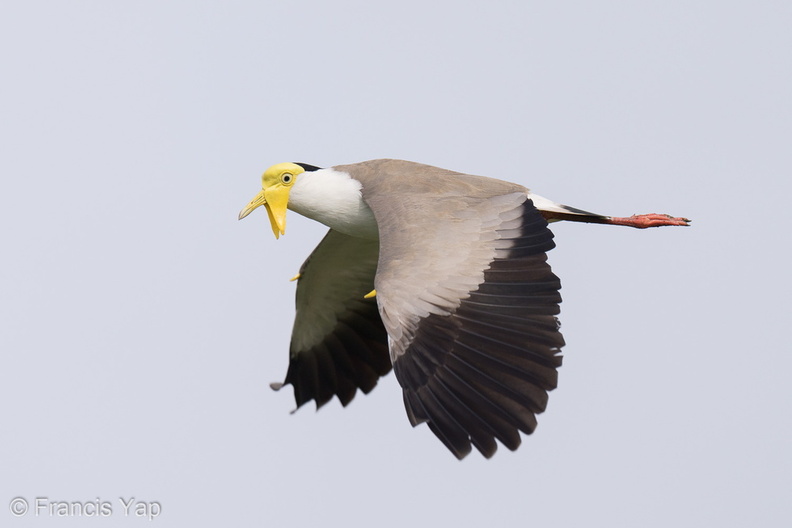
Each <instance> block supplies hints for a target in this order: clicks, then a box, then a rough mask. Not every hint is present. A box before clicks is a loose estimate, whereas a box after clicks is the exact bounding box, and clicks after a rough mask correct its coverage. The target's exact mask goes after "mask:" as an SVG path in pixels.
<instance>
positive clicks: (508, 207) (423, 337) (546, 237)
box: [362, 167, 564, 458]
mask: <svg viewBox="0 0 792 528" xmlns="http://www.w3.org/2000/svg"><path fill="white" fill-rule="evenodd" d="M380 169H381V170H385V169H383V167H380ZM446 176H447V175H446V174H432V175H430V177H431V178H432V182H431V183H432V191H433V192H432V193H431V195H429V194H428V193H421V192H420V188H421V182H420V181H417V180H416V178H412V179H410V181H409V183H408V185H407V186H406V188H405V189H402V188H401V183H400V182H398V181H395V180H390V182H389V183H378V182H381V181H386V180H384V179H382V178H378V179H376V180H375V179H373V178H372V179H370V180H365V181H364V187H363V196H364V199H366V202H367V203H368V204H369V206H370V207H371V209H372V211H373V212H374V215H375V217H376V219H377V223H378V225H379V231H380V258H379V268H378V272H377V276H376V279H375V284H376V288H377V300H378V303H379V307H380V313H381V315H382V319H383V322H384V324H385V327H386V329H387V330H388V334H389V335H390V338H391V348H390V354H391V360H392V361H393V365H394V371H395V372H396V377H397V379H398V380H399V383H400V384H401V385H402V388H403V395H404V404H405V407H406V409H407V414H408V416H409V419H410V422H411V423H412V424H413V425H414V426H415V425H418V424H420V423H422V422H427V424H428V426H429V428H430V429H431V430H432V431H433V432H434V434H435V435H437V437H438V438H440V440H441V441H442V442H443V443H444V444H445V445H446V446H447V447H448V449H450V450H451V451H452V452H453V453H454V455H456V456H457V457H458V458H462V457H464V456H465V455H467V454H468V453H469V452H470V450H471V444H472V445H473V446H475V447H476V448H477V449H478V450H479V451H480V452H481V453H482V454H483V455H484V456H486V457H490V456H492V455H493V454H494V453H495V451H496V449H497V444H496V442H495V439H498V440H499V441H500V442H501V443H502V444H503V445H505V446H506V447H507V448H509V449H512V450H514V449H516V448H517V447H518V446H519V445H520V440H521V439H520V434H519V431H522V432H523V433H526V434H530V433H531V432H533V430H534V429H535V427H536V414H538V413H541V412H542V411H544V409H545V407H546V405H547V391H549V390H552V389H553V388H555V387H556V383H557V371H556V369H557V368H558V367H559V366H560V365H561V357H560V355H559V354H560V349H561V347H562V346H563V345H564V340H563V338H562V336H561V333H560V332H559V325H558V321H557V319H556V317H555V316H556V315H557V314H558V312H559V303H560V301H561V297H560V294H559V289H560V287H561V285H560V282H559V280H558V278H557V277H556V276H555V275H554V274H553V272H552V270H551V269H550V266H549V265H548V264H547V261H546V252H547V251H549V250H550V249H552V248H553V247H554V242H553V235H552V233H551V232H550V230H549V229H548V228H547V222H546V221H545V219H544V218H543V217H542V215H541V214H540V213H539V211H538V210H537V209H536V208H535V207H534V205H533V203H532V202H531V201H530V200H529V199H528V197H527V194H526V190H525V189H524V188H522V187H519V186H515V185H512V184H506V183H504V182H498V181H496V180H489V179H486V178H478V177H471V176H458V175H448V177H446ZM362 177H363V178H365V175H363V176H362ZM367 183H368V185H369V187H368V191H369V192H367V187H366V184H367ZM384 185H387V186H388V188H387V189H386V190H387V192H382V190H383V189H382V186H384ZM385 197H387V198H385Z"/></svg>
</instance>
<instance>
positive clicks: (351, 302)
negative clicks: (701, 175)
mask: <svg viewBox="0 0 792 528" xmlns="http://www.w3.org/2000/svg"><path fill="white" fill-rule="evenodd" d="M261 183H262V190H261V192H260V193H259V194H258V195H257V196H256V197H255V198H253V200H252V201H251V202H250V203H249V204H248V205H247V206H246V207H245V208H244V209H242V211H241V212H240V213H239V218H240V219H242V218H244V217H246V216H247V215H248V214H250V213H251V212H252V211H253V210H254V209H256V208H258V207H260V206H262V205H263V206H264V207H265V208H266V210H267V215H268V217H269V221H270V224H271V226H272V231H273V233H274V234H275V238H278V237H279V236H280V235H283V234H285V232H286V210H287V209H291V210H292V211H295V212H297V213H299V214H301V215H303V216H306V217H308V218H311V219H313V220H316V221H318V222H321V223H323V224H325V225H326V226H328V227H329V228H330V229H329V231H328V232H327V235H325V237H324V238H323V239H322V241H321V242H320V243H319V245H318V246H317V247H316V249H314V251H313V253H311V255H310V256H309V257H308V259H307V260H306V261H305V263H304V264H303V265H302V267H301V268H300V270H299V273H298V274H297V276H296V277H295V279H296V280H297V293H296V308H297V313H296V317H295V322H294V327H293V330H292V336H291V344H290V350H289V367H288V371H287V373H286V378H285V380H284V382H283V383H274V384H272V387H273V388H274V389H275V390H278V389H280V388H281V387H282V386H283V385H286V384H291V385H293V387H294V397H295V400H296V403H297V407H298V408H299V407H300V406H302V405H303V404H305V403H306V402H308V401H310V400H315V402H316V406H317V408H319V407H321V406H322V405H324V404H325V403H327V402H328V401H329V400H330V399H332V397H333V396H337V397H338V399H339V400H340V402H341V404H342V405H344V406H346V405H347V404H348V403H349V402H350V401H351V400H352V398H353V397H354V396H355V394H356V392H357V390H358V389H360V390H361V391H362V392H363V393H368V392H369V391H371V390H372V389H373V388H374V386H375V385H376V384H377V380H378V379H379V377H380V376H383V375H385V374H387V373H388V372H389V371H390V370H391V368H393V370H394V372H395V373H396V379H397V380H398V382H399V384H400V385H401V387H402V394H403V399H404V406H405V408H406V410H407V416H408V418H409V420H410V423H411V424H412V425H413V426H417V425H418V424H421V423H424V422H425V423H426V424H427V425H428V426H429V428H430V429H431V430H432V432H433V433H434V434H435V435H436V436H437V437H438V438H439V439H440V440H441V441H442V442H443V444H445V446H446V447H447V448H448V449H449V450H450V451H451V452H452V453H453V454H454V455H455V456H456V457H457V458H459V459H462V458H464V457H465V456H466V455H467V454H469V453H470V451H471V449H472V447H471V446H474V447H476V449H478V451H480V452H481V454H482V455H484V456H485V457H487V458H489V457H491V456H492V455H493V454H494V453H495V451H496V449H497V442H496V439H497V440H498V441H499V442H500V443H501V444H503V445H504V446H506V447H507V448H508V449H511V450H515V449H517V447H518V446H519V445H520V441H521V437H520V431H522V432H523V433H525V434H531V433H532V432H533V431H534V429H535V428H536V415H537V414H539V413H541V412H543V411H544V410H545V407H546V405H547V398H548V395H547V393H548V391H550V390H552V389H554V388H555V387H556V385H557V378H558V374H557V369H558V367H560V366H561V355H560V352H561V347H562V346H563V345H564V339H563V337H562V336H561V333H560V331H559V323H558V320H557V318H556V315H558V313H559V303H560V302H561V296H560V294H559V289H560V288H561V283H560V281H559V279H558V277H557V276H556V275H555V274H554V273H553V272H552V270H551V268H550V265H549V264H548V263H547V252H548V251H549V250H551V249H552V248H553V247H554V246H555V243H554V241H553V234H552V233H551V231H550V229H548V222H554V221H559V220H569V221H574V222H589V223H599V224H611V225H622V226H630V227H636V228H647V227H658V226H687V225H689V222H690V221H689V220H687V219H686V218H675V217H671V216H668V215H661V214H646V215H633V216H631V217H628V218H617V217H610V216H602V215H598V214H595V213H590V212H587V211H583V210H581V209H576V208H574V207H569V206H566V205H562V204H558V203H555V202H552V201H550V200H548V199H546V198H543V197H541V196H538V195H536V194H534V193H532V192H530V191H529V190H528V189H526V188H525V187H523V186H521V185H518V184H516V183H510V182H506V181H501V180H497V179H492V178H486V177H482V176H472V175H469V174H461V173H458V172H453V171H450V170H445V169H440V168H437V167H432V166H429V165H422V164H419V163H414V162H409V161H401V160H392V159H380V160H371V161H365V162H362V163H355V164H351V165H339V166H336V167H332V168H318V167H315V166H313V165H308V164H304V163H280V164H277V165H273V166H272V167H270V168H269V169H267V170H266V171H265V172H264V174H263V176H262V178H261Z"/></svg>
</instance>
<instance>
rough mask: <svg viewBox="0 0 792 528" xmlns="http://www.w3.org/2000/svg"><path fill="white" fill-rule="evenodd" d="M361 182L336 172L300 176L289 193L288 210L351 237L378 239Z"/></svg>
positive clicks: (374, 222) (310, 173)
mask: <svg viewBox="0 0 792 528" xmlns="http://www.w3.org/2000/svg"><path fill="white" fill-rule="evenodd" d="M361 187H362V185H361V183H360V182H359V181H358V180H355V179H354V178H352V177H351V176H350V175H349V174H347V173H346V172H340V171H336V170H333V169H321V170H318V171H311V172H304V173H301V174H300V175H299V176H298V178H297V180H296V181H295V183H294V187H293V188H292V190H291V192H290V194H289V205H288V207H289V209H291V210H292V211H294V212H296V213H299V214H301V215H303V216H305V217H307V218H310V219H312V220H316V221H317V222H321V223H322V224H324V225H326V226H327V227H330V228H331V229H335V230H336V231H339V232H341V233H344V234H346V235H349V236H354V237H359V238H366V239H370V240H376V239H377V238H379V232H378V230H377V221H376V219H375V218H374V213H372V211H371V209H370V208H369V206H368V205H366V202H365V201H364V200H363V196H362V194H361V192H360V190H361Z"/></svg>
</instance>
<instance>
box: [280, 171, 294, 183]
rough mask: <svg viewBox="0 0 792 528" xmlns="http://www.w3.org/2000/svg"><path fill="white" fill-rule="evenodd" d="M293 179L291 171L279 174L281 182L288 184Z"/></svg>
mask: <svg viewBox="0 0 792 528" xmlns="http://www.w3.org/2000/svg"><path fill="white" fill-rule="evenodd" d="M293 179H294V176H292V175H291V173H289V172H284V173H283V174H281V181H282V182H283V183H286V184H289V183H291V182H292V180H293Z"/></svg>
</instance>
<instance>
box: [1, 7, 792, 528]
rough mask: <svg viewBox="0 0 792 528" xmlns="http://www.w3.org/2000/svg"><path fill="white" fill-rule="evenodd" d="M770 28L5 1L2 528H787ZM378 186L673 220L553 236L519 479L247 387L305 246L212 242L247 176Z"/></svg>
mask: <svg viewBox="0 0 792 528" xmlns="http://www.w3.org/2000/svg"><path fill="white" fill-rule="evenodd" d="M790 27H792V4H790V3H789V2H782V1H778V2H771V1H756V2H715V1H710V2H703V1H685V2H677V1H668V0H665V1H662V2H660V1H657V2H598V3H592V2H525V1H523V2H517V1H513V2H478V3H472V2H451V1H446V2H413V1H403V2H398V3H389V4H381V3H377V2H371V1H368V2H363V1H337V2H318V1H315V2H300V1H292V2H252V1H247V2H246V1H239V2H205V1H204V2H202V1H190V2H135V3H128V4H127V5H125V6H123V5H121V4H119V3H107V2H95V1H94V2H85V1H75V2H68V3H66V2H35V1H31V2H8V3H5V4H4V7H3V8H2V10H0V59H1V60H2V82H0V112H1V114H0V144H2V154H0V174H1V175H2V189H3V190H2V193H1V194H0V201H2V206H0V223H1V224H2V226H3V227H2V241H3V248H4V249H3V257H2V260H1V261H0V318H2V325H1V326H0V349H1V350H2V356H1V357H2V365H3V366H2V368H0V402H2V403H0V405H2V407H0V410H1V411H2V416H3V420H2V422H0V438H2V446H3V449H2V451H0V452H1V453H2V454H0V475H2V478H0V506H2V508H3V509H2V511H0V525H2V526H10V527H24V526H53V527H68V526H84V525H85V524H86V522H89V523H90V522H95V524H96V526H100V525H101V526H131V525H133V524H135V523H137V524H135V525H141V524H140V523H143V522H147V521H143V520H139V519H130V518H126V517H125V516H124V510H123V507H122V505H121V504H120V502H119V498H123V499H124V500H128V499H129V498H130V497H135V500H139V501H157V502H158V503H160V504H161V508H162V512H161V514H160V516H159V517H158V518H156V519H155V520H154V521H153V524H152V526H155V525H156V526H221V525H222V526H280V527H305V526H315V525H320V524H321V525H322V526H350V527H359V526H360V527H362V526H378V527H380V526H381V527H391V526H394V527H395V526H399V527H404V526H431V525H438V526H439V525H442V526H458V527H468V526H469V527H480V526H485V525H488V524H491V523H492V522H497V524H499V525H503V526H529V525H530V526H536V527H562V526H593V527H598V526H607V527H635V526H641V527H663V528H665V527H668V526H675V527H687V526H690V527H699V526H719V527H731V526H786V525H787V524H788V522H789V519H790V518H792V507H791V506H790V505H789V504H790V503H789V496H790V492H792V455H790V445H792V423H790V417H792V389H790V384H789V381H788V378H789V372H790V369H792V354H791V352H792V342H791V341H792V340H791V339H790V337H789V331H788V328H787V326H788V324H789V322H790V309H789V306H788V299H789V297H790V293H792V292H791V291H790V290H791V289H792V288H790V285H791V282H792V281H790V274H789V270H788V268H789V262H790V243H789V240H790V236H789V233H788V232H787V231H788V229H787V226H788V223H789V205H788V195H789V193H790V190H792V186H791V185H790V183H789V177H790V174H792V154H791V153H790V150H791V149H790V145H792V98H791V97H790V94H792V71H791V68H792V36H791V35H792V34H791V33H790V31H789V28H790ZM378 157H395V158H403V159H409V160H414V161H420V162H424V163H429V164H433V165H438V166H441V167H445V168H449V169H454V170H459V171H463V172H469V173H473V174H481V175H486V176H492V177H497V178H502V179H507V180H511V181H515V182H518V183H521V184H523V185H526V186H529V187H531V188H532V189H533V190H535V191H536V192H537V193H539V194H541V195H544V196H547V197H548V198H551V199H554V200H556V201H560V202H563V203H567V204H569V205H573V206H576V207H580V208H584V209H588V210H593V211H597V212H600V213H603V214H611V215H618V216H626V215H629V214H632V213H649V212H664V213H671V214H674V215H681V216H687V217H689V218H692V219H693V220H694V223H693V227H691V228H689V229H679V228H673V229H672V228H666V229H661V230H650V231H638V230H631V229H626V228H615V227H606V226H592V225H559V224H556V225H555V227H554V228H553V230H554V232H555V234H556V242H557V244H558V247H557V248H556V249H555V250H553V251H552V252H551V254H550V262H551V264H552V265H553V268H554V270H555V271H556V273H557V274H558V275H559V276H560V277H561V280H562V283H563V290H562V294H563V297H564V302H563V304H562V314H561V321H562V325H563V331H564V335H565V337H566V341H567V346H566V348H565V349H564V351H565V361H564V366H563V368H562V369H561V372H560V384H559V388H558V389H557V390H556V391H554V392H553V393H551V397H550V404H549V407H548V411H547V412H546V413H545V414H544V415H542V416H540V420H539V428H538V430H537V432H536V433H535V434H534V435H532V436H531V437H525V438H524V439H523V445H522V447H521V448H520V449H519V450H518V451H517V452H515V453H511V452H509V451H507V450H505V449H500V450H499V452H498V454H497V455H496V456H495V457H494V458H493V459H492V460H489V461H487V460H484V459H482V458H481V457H480V456H479V455H478V454H477V453H473V454H471V456H469V457H468V458H467V459H466V460H464V461H463V462H461V463H460V462H458V461H457V460H456V459H455V458H454V457H453V456H451V454H450V453H448V452H447V451H446V449H445V448H444V447H443V446H442V444H441V443H440V442H438V441H437V440H436V439H435V438H434V437H433V435H432V434H431V433H430V431H429V430H428V429H427V428H426V427H419V428H417V429H412V428H411V427H410V425H409V423H408V421H407V418H406V416H405V413H404V409H403V405H402V401H401V393H400V389H399V387H398V385H397V383H396V380H395V378H394V377H393V376H392V375H389V376H388V377H387V378H385V379H383V380H382V381H381V382H380V384H379V386H378V387H377V388H376V389H375V390H374V391H373V392H372V393H371V394H370V395H368V396H362V395H358V396H357V397H356V398H355V400H354V401H353V402H352V404H350V405H349V407H347V408H346V409H342V408H341V406H340V404H338V403H337V401H334V402H331V403H330V404H328V405H327V406H325V407H324V408H322V410H321V411H320V412H318V413H317V412H314V410H313V409H312V408H311V406H306V407H305V408H303V409H301V410H300V411H299V412H298V413H296V414H295V415H290V414H289V411H290V410H291V409H292V408H293V399H292V396H291V389H290V388H289V389H287V390H284V391H282V392H280V393H273V392H272V391H271V390H270V389H269V387H268V383H269V382H271V381H280V380H282V378H283V376H284V374H285V372H286V367H287V362H288V357H287V349H288V340H289V334H290V327H291V323H292V318H293V298H294V284H293V283H290V282H288V279H289V278H290V277H291V276H293V275H294V273H295V272H296V270H297V269H298V267H299V265H300V263H301V262H302V261H303V259H304V258H305V257H306V256H307V255H308V254H309V253H310V251H311V250H312V249H313V247H314V245H315V244H316V243H317V242H318V240H319V239H320V238H321V236H322V235H323V233H324V228H323V227H322V226H320V225H318V224H314V223H312V222H311V221H308V220H305V219H302V218H300V217H298V216H297V215H295V214H290V215H289V220H288V230H287V233H286V236H284V237H281V239H280V240H278V241H276V240H275V239H274V238H273V236H272V232H271V230H270V228H269V225H268V222H267V219H266V215H264V214H263V213H261V212H256V213H255V214H253V215H251V216H250V217H249V218H248V219H246V220H245V221H244V222H237V219H236V217H237V213H238V212H239V210H240V209H241V208H242V206H244V205H245V204H246V203H247V202H248V200H250V198H252V196H253V195H254V194H255V193H256V192H257V190H258V189H259V176H260V174H261V172H262V171H263V170H264V169H265V168H266V167H267V166H269V165H272V164H274V163H278V162H282V161H303V162H307V163H311V164H315V165H320V166H331V165H337V164H341V163H350V162H355V161H363V160H366V159H371V158H378ZM17 497H22V498H24V499H25V500H27V501H28V502H29V503H30V510H29V511H28V513H27V514H26V515H24V516H21V517H15V516H14V515H13V514H12V513H11V506H12V505H11V502H12V500H13V499H15V498H17ZM36 497H43V498H45V499H46V500H48V501H50V502H55V501H70V502H71V501H81V502H89V501H97V500H98V501H100V502H102V501H108V502H110V503H111V504H112V515H110V516H107V517H105V518H102V519H97V520H96V521H86V520H85V519H84V518H60V517H57V516H54V517H50V516H49V514H48V512H47V511H46V510H44V511H41V512H40V514H39V516H38V517H36V511H35V499H36Z"/></svg>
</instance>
